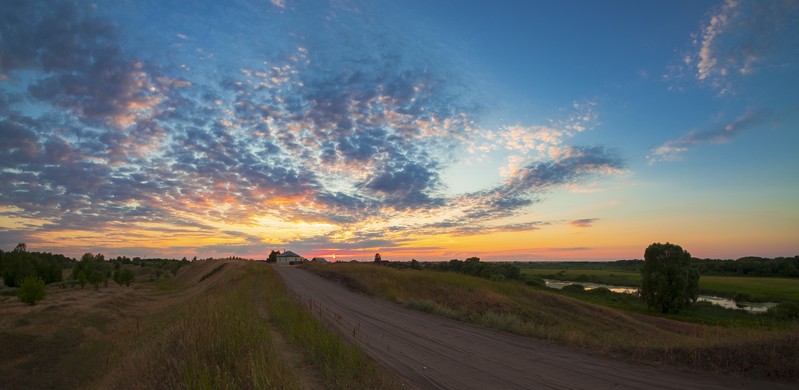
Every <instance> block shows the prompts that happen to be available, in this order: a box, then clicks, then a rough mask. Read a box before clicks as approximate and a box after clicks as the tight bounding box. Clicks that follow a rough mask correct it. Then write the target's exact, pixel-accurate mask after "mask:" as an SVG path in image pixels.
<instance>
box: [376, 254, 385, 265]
mask: <svg viewBox="0 0 799 390" xmlns="http://www.w3.org/2000/svg"><path fill="white" fill-rule="evenodd" d="M381 261H383V257H381V256H380V254H379V253H375V263H379V262H381Z"/></svg>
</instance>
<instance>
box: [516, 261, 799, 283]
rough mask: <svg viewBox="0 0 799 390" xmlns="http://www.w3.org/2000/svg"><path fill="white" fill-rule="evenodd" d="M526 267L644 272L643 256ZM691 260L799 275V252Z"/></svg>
mask: <svg viewBox="0 0 799 390" xmlns="http://www.w3.org/2000/svg"><path fill="white" fill-rule="evenodd" d="M517 264H519V266H521V267H524V268H537V269H607V270H618V271H633V272H640V271H641V267H642V266H643V265H644V261H643V260H618V261H558V262H529V263H517ZM691 264H692V265H693V266H695V267H696V268H697V269H698V270H699V273H700V274H702V275H714V276H761V277H783V278H797V277H799V256H794V257H777V258H774V259H769V258H763V257H754V256H749V257H742V258H740V259H738V260H721V259H698V258H692V259H691Z"/></svg>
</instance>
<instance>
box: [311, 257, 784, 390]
mask: <svg viewBox="0 0 799 390" xmlns="http://www.w3.org/2000/svg"><path fill="white" fill-rule="evenodd" d="M308 268H309V269H310V270H312V271H313V272H317V273H319V274H321V275H323V276H325V277H328V278H331V279H335V280H339V281H340V282H342V283H343V284H345V285H346V286H348V287H350V288H351V289H354V290H357V291H361V292H364V293H367V294H370V295H374V296H378V297H382V298H384V299H388V300H391V301H394V302H397V303H400V304H403V305H407V306H410V307H413V308H416V309H419V310H424V311H428V312H433V313H438V314H442V315H445V316H448V317H451V318H455V319H458V320H462V321H467V322H472V323H477V324H481V325H484V326H489V327H493V328H497V329H501V330H505V331H508V332H513V333H517V334H521V335H525V336H531V337H537V338H542V339H547V340H552V341H554V342H557V343H561V344H565V345H572V346H577V347H581V348H585V349H589V350H592V351H595V352H599V353H603V354H610V355H616V356H621V357H625V358H628V359H631V360H635V361H649V362H659V363H667V364H675V365H683V366H688V367H691V368H694V369H697V370H706V371H713V372H723V373H728V374H733V375H743V376H751V377H768V378H778V379H784V380H791V381H796V380H799V322H797V321H788V322H780V321H777V320H772V319H769V318H768V317H764V316H761V317H754V316H752V315H748V314H740V313H739V314H735V312H734V311H726V312H731V313H733V314H734V315H740V316H746V317H736V318H727V319H724V318H721V319H719V318H717V320H719V321H720V322H721V323H723V324H724V326H721V325H710V324H702V323H695V322H693V323H692V322H687V321H681V320H677V319H674V318H671V317H664V316H661V315H649V314H646V313H645V312H644V309H640V311H639V312H636V311H628V310H619V309H616V308H612V307H607V306H603V305H596V304H591V303H589V302H585V301H583V300H578V299H574V298H572V297H569V296H565V295H562V294H559V293H555V292H551V291H546V290H543V289H539V288H534V287H530V286H527V285H525V284H523V283H519V282H512V281H504V282H496V281H491V280H487V279H481V278H476V277H471V276H467V275H463V274H457V273H449V272H438V271H418V270H412V269H405V270H396V269H392V268H388V267H380V266H374V265H371V264H335V265H312V266H310V267H308ZM636 304H639V305H640V301H638V300H636ZM620 305H622V306H623V303H621V304H620ZM639 307H640V306H639ZM678 318H679V317H678ZM740 318H746V319H747V320H745V321H739V319H740Z"/></svg>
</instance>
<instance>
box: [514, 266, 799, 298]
mask: <svg viewBox="0 0 799 390" xmlns="http://www.w3.org/2000/svg"><path fill="white" fill-rule="evenodd" d="M522 274H524V275H532V276H537V277H544V278H547V279H549V278H552V279H558V280H570V281H592V282H596V283H604V284H613V285H621V286H633V287H637V286H640V285H641V274H640V273H638V272H625V271H617V270H597V269H524V270H522ZM699 289H700V292H701V293H702V294H708V295H720V296H726V297H730V298H733V297H734V296H735V295H736V294H738V293H746V294H749V295H750V296H751V297H752V298H754V299H756V300H760V301H769V300H772V301H777V302H782V301H799V279H789V278H760V277H739V276H702V277H701V278H700V279H699Z"/></svg>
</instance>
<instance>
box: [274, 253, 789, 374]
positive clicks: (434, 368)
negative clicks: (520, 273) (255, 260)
mask: <svg viewBox="0 0 799 390" xmlns="http://www.w3.org/2000/svg"><path fill="white" fill-rule="evenodd" d="M275 269H276V270H277V271H278V273H279V274H280V275H281V276H282V278H283V280H284V281H285V282H286V284H287V285H288V287H289V288H290V289H291V290H292V291H293V292H294V293H295V294H297V296H298V297H300V298H301V299H302V300H303V301H304V302H305V303H306V304H307V305H309V306H311V307H312V309H313V311H314V312H315V313H316V314H317V315H319V316H321V317H323V318H324V319H325V320H326V321H328V322H329V323H330V324H333V325H334V326H336V327H338V328H339V329H340V330H341V332H343V334H344V335H346V336H347V337H348V338H350V339H355V340H356V342H357V343H358V345H359V346H361V348H362V349H363V350H364V351H365V352H366V353H367V354H368V355H369V356H371V357H372V358H373V359H374V360H376V361H378V362H379V363H380V364H382V365H383V366H384V367H386V368H388V369H389V370H391V371H392V372H394V373H395V374H396V375H397V376H398V377H399V378H400V380H401V381H402V383H404V384H405V385H406V386H408V387H415V388H421V389H437V388H440V389H780V388H786V389H788V388H792V389H793V388H795V387H793V386H789V385H785V384H775V383H768V382H755V381H744V380H740V379H735V378H728V377H716V376H709V375H708V376H701V375H696V374H691V373H685V372H681V371H677V370H673V369H660V368H655V367H651V366H643V365H641V366H639V365H633V364H629V363H626V362H622V361H618V360H614V359H609V358H605V357H599V356H593V355H588V354H585V353H582V352H579V351H575V350H573V349H570V348H565V347H562V346H558V345H553V344H551V343H548V342H544V341H541V340H536V339H532V338H526V337H521V336H516V335H512V334H508V333H504V332H500V331H495V330H492V329H487V328H484V327H478V326H474V325H470V324H466V323H462V322H458V321H454V320H450V319H447V318H444V317H440V316H436V315H432V314H427V313H423V312H419V311H416V310H412V309H408V308H406V307H403V306H400V305H397V304H394V303H391V302H388V301H384V300H379V299H375V298H370V297H367V296H365V295H362V294H356V293H353V292H350V291H348V290H346V289H345V288H344V287H342V286H340V285H338V284H336V283H333V282H330V281H328V280H325V279H323V278H321V277H319V276H316V275H314V274H311V273H310V272H307V271H304V270H301V269H297V268H294V267H281V266H277V267H275Z"/></svg>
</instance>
